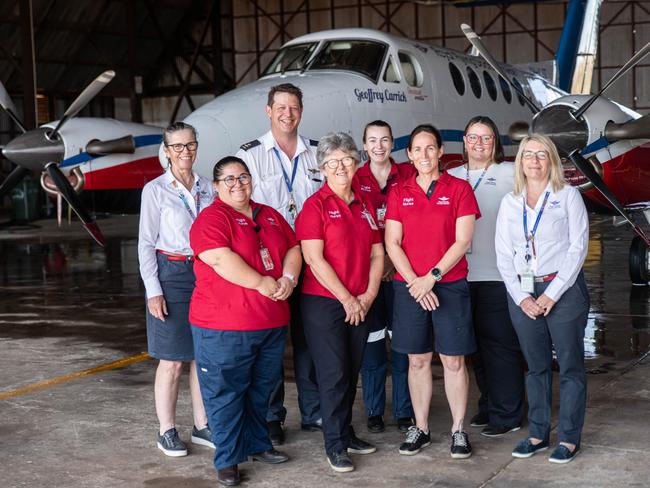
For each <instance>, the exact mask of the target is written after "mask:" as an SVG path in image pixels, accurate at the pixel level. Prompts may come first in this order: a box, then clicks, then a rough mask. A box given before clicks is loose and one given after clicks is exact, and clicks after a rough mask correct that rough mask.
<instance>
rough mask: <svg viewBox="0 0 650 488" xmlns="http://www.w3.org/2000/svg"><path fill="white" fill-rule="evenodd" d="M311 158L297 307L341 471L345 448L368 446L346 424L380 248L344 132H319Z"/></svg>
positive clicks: (328, 439)
mask: <svg viewBox="0 0 650 488" xmlns="http://www.w3.org/2000/svg"><path fill="white" fill-rule="evenodd" d="M317 160H318V162H319V165H320V167H321V172H322V174H323V176H324V177H325V179H326V183H325V184H324V185H323V187H322V188H321V189H320V190H318V191H317V192H316V193H314V194H313V195H312V196H311V197H309V198H308V199H307V200H306V201H305V204H304V205H303V208H302V211H301V212H300V214H299V215H298V219H297V221H296V236H297V238H298V240H300V245H301V247H302V252H303V256H304V258H305V263H306V264H307V266H308V267H307V269H306V271H305V278H304V282H303V288H302V297H301V312H302V320H303V324H304V328H305V336H306V339H307V345H308V346H309V349H310V351H311V354H312V357H313V358H314V366H315V369H316V376H317V379H318V389H319V393H320V401H321V413H322V417H323V437H324V439H325V452H326V454H327V460H328V462H329V464H330V466H331V467H332V469H333V470H334V471H336V472H340V473H342V472H348V471H352V470H354V465H353V464H352V461H351V460H350V458H349V456H348V453H355V454H370V453H372V452H375V451H376V448H375V447H374V446H373V445H371V444H369V443H367V442H365V441H362V440H361V439H359V438H358V437H356V435H355V434H354V430H353V428H352V425H351V422H352V406H353V404H354V397H355V393H356V389H357V380H358V377H359V370H360V368H361V360H362V358H363V351H364V348H365V345H366V340H367V339H368V323H369V320H368V318H369V317H370V316H371V315H372V309H371V306H372V304H373V302H374V300H375V297H376V296H377V293H378V291H379V283H380V281H381V275H382V271H383V263H384V247H383V245H382V244H381V234H380V233H379V230H378V227H377V224H376V222H375V220H374V218H373V216H372V214H371V213H370V211H369V210H371V209H372V208H373V207H372V205H371V204H370V202H367V201H366V200H365V197H364V196H363V195H361V194H359V193H356V194H355V191H354V190H353V188H352V180H353V177H354V173H355V172H356V170H357V165H358V163H359V152H358V150H357V147H356V145H355V144H354V141H353V140H352V138H351V137H350V136H349V135H348V134H345V133H342V132H338V133H335V134H328V135H326V136H325V137H323V138H322V139H321V140H320V142H319V143H318V149H317Z"/></svg>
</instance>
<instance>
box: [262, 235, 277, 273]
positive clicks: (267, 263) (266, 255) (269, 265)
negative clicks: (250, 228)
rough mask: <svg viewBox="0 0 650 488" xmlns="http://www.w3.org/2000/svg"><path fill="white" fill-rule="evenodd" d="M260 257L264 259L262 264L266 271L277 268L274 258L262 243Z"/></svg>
mask: <svg viewBox="0 0 650 488" xmlns="http://www.w3.org/2000/svg"><path fill="white" fill-rule="evenodd" d="M260 257H261V258H262V264H263V265H264V269H265V270H266V271H271V270H272V269H273V268H275V266H274V265H273V258H272V257H271V253H270V252H269V250H268V248H267V247H266V246H265V245H264V244H262V243H261V242H260Z"/></svg>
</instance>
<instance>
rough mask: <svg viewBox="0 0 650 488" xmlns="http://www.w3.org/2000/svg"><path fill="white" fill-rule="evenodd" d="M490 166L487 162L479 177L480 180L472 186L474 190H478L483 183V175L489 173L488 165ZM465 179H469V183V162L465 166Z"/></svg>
mask: <svg viewBox="0 0 650 488" xmlns="http://www.w3.org/2000/svg"><path fill="white" fill-rule="evenodd" d="M489 166H490V163H487V164H486V165H485V168H483V172H482V173H481V176H479V177H478V180H476V183H474V185H473V186H472V190H473V191H476V189H477V188H478V186H479V185H480V184H481V181H483V177H484V176H485V173H487V170H488V167H489ZM465 180H467V183H469V163H467V166H465Z"/></svg>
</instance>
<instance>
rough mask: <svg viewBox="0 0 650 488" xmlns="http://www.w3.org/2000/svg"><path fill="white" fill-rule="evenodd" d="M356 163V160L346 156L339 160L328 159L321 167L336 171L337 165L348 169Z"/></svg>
mask: <svg viewBox="0 0 650 488" xmlns="http://www.w3.org/2000/svg"><path fill="white" fill-rule="evenodd" d="M356 162H357V160H356V159H354V158H353V157H352V156H346V157H344V158H341V159H328V160H327V161H325V162H324V163H323V166H327V167H328V168H329V169H336V168H338V167H339V164H342V165H343V167H345V168H349V167H350V166H352V165H353V164H354V163H356Z"/></svg>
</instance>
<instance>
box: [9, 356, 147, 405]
mask: <svg viewBox="0 0 650 488" xmlns="http://www.w3.org/2000/svg"><path fill="white" fill-rule="evenodd" d="M150 358H151V357H150V356H149V354H147V353H146V352H143V353H141V354H136V355H135V356H129V357H126V358H122V359H118V360H117V361H113V362H112V363H106V364H102V365H101V366H97V367H94V368H90V369H84V370H83V371H77V372H76V373H70V374H66V375H63V376H57V377H56V378H52V379H49V380H43V381H39V382H38V383H34V384H31V385H27V386H23V387H22V388H16V389H15V390H9V391H3V392H0V400H6V399H7V398H13V397H17V396H20V395H25V394H27V393H33V392H35V391H39V390H44V389H45V388H49V387H51V386H54V385H60V384H61V383H66V382H68V381H72V380H76V379H79V378H83V377H85V376H90V375H93V374H97V373H101V372H102V371H110V370H112V369H117V368H122V367H124V366H128V365H129V364H133V363H138V362H140V361H146V360H147V359H150Z"/></svg>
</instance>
